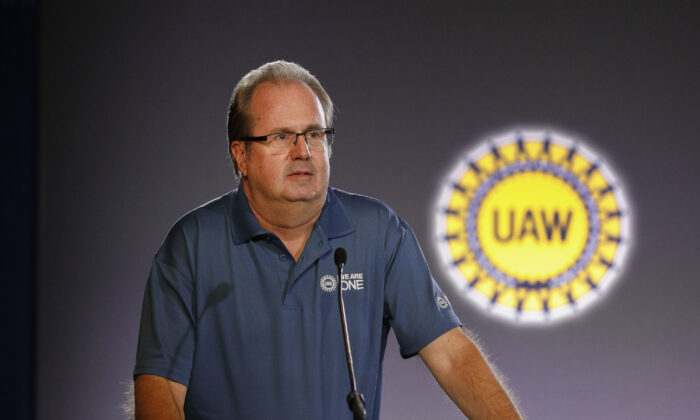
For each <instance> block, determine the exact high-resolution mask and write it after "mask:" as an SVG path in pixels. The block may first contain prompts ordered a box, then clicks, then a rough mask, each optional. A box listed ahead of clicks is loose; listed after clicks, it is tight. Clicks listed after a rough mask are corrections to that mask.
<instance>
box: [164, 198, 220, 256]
mask: <svg viewBox="0 0 700 420" xmlns="http://www.w3.org/2000/svg"><path fill="white" fill-rule="evenodd" d="M232 194H233V192H228V193H226V194H224V195H222V196H220V197H217V198H215V199H213V200H211V201H209V202H207V203H204V204H202V205H201V206H199V207H196V208H194V209H193V210H190V211H189V212H187V213H185V214H184V215H183V216H181V217H180V218H179V219H178V220H177V221H176V222H175V223H174V224H173V226H172V227H171V228H170V231H169V232H168V235H167V236H166V237H165V240H164V241H163V243H162V245H161V246H160V249H159V250H158V255H160V256H161V258H163V257H165V256H167V255H169V254H172V253H175V254H182V253H183V252H187V250H191V249H192V248H193V247H194V245H195V242H196V241H198V240H199V239H200V238H201V237H202V236H203V234H204V235H206V233H207V232H225V231H226V229H225V226H226V223H227V213H228V211H229V210H228V209H229V206H230V201H231V196H232Z"/></svg>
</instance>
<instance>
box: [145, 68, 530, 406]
mask: <svg viewBox="0 0 700 420" xmlns="http://www.w3.org/2000/svg"><path fill="white" fill-rule="evenodd" d="M332 121H333V104H332V102H331V100H330V98H329V97H328V95H327V94H326V92H325V90H324V89H323V87H321V85H320V83H319V82H318V80H317V79H316V78H315V77H314V76H312V75H311V74H310V73H309V72H308V71H306V70H305V69H303V68H302V67H300V66H298V65H297V64H293V63H288V62H284V61H277V62H273V63H268V64H265V65H263V66H262V67H260V68H258V69H255V70H252V71H251V72H249V73H248V74H247V75H246V76H244V77H243V78H242V79H241V81H240V82H239V83H238V85H237V86H236V88H235V89H234V92H233V96H232V99H231V105H230V108H229V118H228V134H229V147H230V153H231V156H232V161H233V164H234V170H235V172H236V174H237V175H238V176H239V177H240V186H239V187H238V188H237V189H236V190H234V191H232V192H230V193H228V194H225V195H223V196H222V197H220V198H218V199H216V200H213V201H211V202H210V203H207V204H205V205H204V206H202V207H199V208H198V209H196V210H194V211H192V212H190V213H189V214H187V215H185V216H184V217H183V218H182V219H180V220H179V221H178V222H177V223H176V224H175V226H174V227H173V228H172V230H171V231H170V233H169V234H168V236H167V238H166V240H165V241H164V243H163V245H162V246H161V248H160V249H159V251H158V253H157V254H156V256H155V258H154V261H153V265H152V268H151V274H150V277H149V281H148V285H147V287H146V293H145V297H144V307H143V313H142V320H141V330H140V334H139V346H138V354H137V361H136V367H135V370H134V376H135V378H136V379H135V392H136V415H137V418H139V419H167V418H173V419H176V418H184V417H186V418H187V419H234V418H235V419H238V418H241V419H277V418H294V419H343V418H352V413H351V412H350V411H349V410H348V406H347V403H346V401H345V397H346V395H347V394H348V392H349V391H350V381H349V376H348V369H347V365H346V358H345V350H344V339H343V333H342V328H341V321H340V311H339V308H338V300H337V287H341V288H342V289H343V290H344V292H343V295H344V299H345V308H346V312H347V324H348V328H349V335H350V339H351V343H352V350H353V357H354V362H355V372H356V377H357V388H358V389H359V390H360V391H361V392H362V393H364V396H365V399H366V409H367V418H369V419H377V418H379V411H380V410H379V405H380V399H381V398H380V396H381V379H382V360H383V356H384V349H385V347H386V339H387V333H388V331H389V329H390V328H393V329H394V332H395V334H396V337H397V339H398V341H399V345H400V349H401V355H402V356H403V357H411V356H413V355H415V354H419V355H420V356H421V358H422V359H423V360H424V361H425V363H426V364H427V366H428V367H429V369H430V371H431V372H432V373H433V375H434V376H435V378H437V381H438V382H439V383H440V385H441V386H442V387H443V389H444V390H445V391H446V392H447V394H448V395H449V396H450V398H452V400H454V401H455V402H456V403H457V405H458V406H459V407H460V409H461V410H462V411H463V412H464V413H465V414H467V415H468V416H469V417H470V418H472V419H498V420H504V419H516V418H519V415H518V413H517V410H516V408H515V406H514V404H513V403H512V402H511V401H510V399H509V398H508V396H507V394H506V392H505V391H504V389H503V387H502V386H501V385H500V384H499V382H498V380H497V378H496V377H495V375H494V374H493V373H492V371H491V369H490V368H489V366H488V364H487V363H486V361H485V360H484V357H483V356H482V354H481V353H480V351H479V350H478V349H477V347H476V346H475V345H474V344H473V343H472V341H471V340H470V339H469V338H467V336H466V335H465V334H464V333H463V332H462V330H461V328H460V322H459V320H458V319H457V317H456V316H455V315H454V313H453V311H452V308H451V307H450V305H449V301H448V300H447V299H446V298H445V296H444V295H443V293H442V291H441V290H440V289H439V287H438V286H437V284H436V283H435V282H434V280H433V279H432V277H431V275H430V272H429V270H428V267H427V264H426V262H425V259H424V257H423V255H422V253H421V251H420V248H419V246H418V243H417V242H416V239H415V237H414V235H413V232H412V231H411V229H410V228H409V227H408V225H406V223H404V222H403V221H402V220H401V219H400V218H399V217H398V216H397V215H396V214H395V213H394V212H393V211H392V210H391V209H389V208H388V207H387V206H386V205H384V204H383V203H381V202H379V201H377V200H374V199H371V198H367V197H363V196H360V195H355V194H350V193H347V192H343V191H340V190H337V189H334V188H330V187H329V186H328V179H329V172H330V166H329V157H330V153H331V150H330V147H331V142H332V140H333V129H332V128H331V127H332ZM340 247H342V248H344V249H345V250H346V251H347V256H348V257H347V263H346V265H345V268H344V276H343V281H341V282H340V283H339V282H338V281H337V279H336V274H337V271H336V266H335V264H334V261H333V254H334V251H335V250H336V249H338V248H340Z"/></svg>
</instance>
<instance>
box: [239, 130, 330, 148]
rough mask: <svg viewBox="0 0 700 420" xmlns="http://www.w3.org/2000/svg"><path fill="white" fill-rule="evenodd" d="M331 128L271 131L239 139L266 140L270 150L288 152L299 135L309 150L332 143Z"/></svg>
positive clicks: (294, 144) (295, 143)
mask: <svg viewBox="0 0 700 420" xmlns="http://www.w3.org/2000/svg"><path fill="white" fill-rule="evenodd" d="M334 133H335V129H333V128H316V129H313V130H309V131H306V132H304V133H284V132H283V133H272V134H268V135H265V136H256V137H241V138H240V139H239V140H245V141H264V142H267V144H268V146H269V147H270V149H271V151H272V152H276V153H279V152H288V151H290V150H292V148H293V147H294V146H296V145H297V139H298V138H299V136H304V139H305V140H306V144H307V145H308V146H309V149H310V150H323V148H324V147H326V146H330V145H331V144H333V134H334Z"/></svg>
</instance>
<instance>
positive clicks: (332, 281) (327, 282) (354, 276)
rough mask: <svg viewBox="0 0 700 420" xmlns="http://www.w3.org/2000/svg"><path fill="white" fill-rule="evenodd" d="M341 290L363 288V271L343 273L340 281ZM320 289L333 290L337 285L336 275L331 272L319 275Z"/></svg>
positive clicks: (329, 291)
mask: <svg viewBox="0 0 700 420" xmlns="http://www.w3.org/2000/svg"><path fill="white" fill-rule="evenodd" d="M340 283H341V287H342V288H343V292H347V291H354V290H364V289H365V276H364V273H343V280H342V281H341V282H340ZM320 284H321V290H323V291H324V292H328V293H331V292H334V291H335V290H336V288H337V287H338V280H337V277H336V276H334V275H332V274H326V275H325V276H323V277H321V281H320Z"/></svg>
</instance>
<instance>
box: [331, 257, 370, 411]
mask: <svg viewBox="0 0 700 420" xmlns="http://www.w3.org/2000/svg"><path fill="white" fill-rule="evenodd" d="M341 251H342V252H341ZM346 258H347V254H346V253H345V250H344V249H342V248H338V249H337V250H336V251H335V263H336V265H337V266H338V305H340V320H341V321H342V323H343V338H344V339H345V356H346V357H347V360H348V373H349V374H350V393H349V394H348V396H347V398H346V400H347V402H348V408H349V409H350V411H352V413H353V420H365V417H366V416H367V411H366V410H365V397H364V396H363V395H362V393H360V392H359V391H358V390H357V383H356V382H355V369H354V367H353V364H352V350H351V349H350V337H349V336H348V324H347V321H346V320H345V304H344V303H343V286H342V279H343V265H345V260H346Z"/></svg>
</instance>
